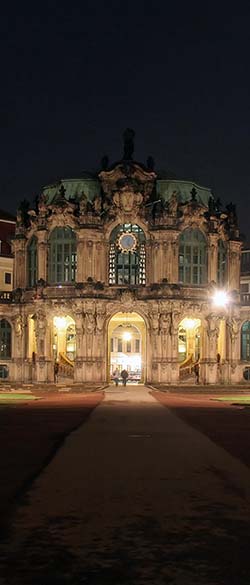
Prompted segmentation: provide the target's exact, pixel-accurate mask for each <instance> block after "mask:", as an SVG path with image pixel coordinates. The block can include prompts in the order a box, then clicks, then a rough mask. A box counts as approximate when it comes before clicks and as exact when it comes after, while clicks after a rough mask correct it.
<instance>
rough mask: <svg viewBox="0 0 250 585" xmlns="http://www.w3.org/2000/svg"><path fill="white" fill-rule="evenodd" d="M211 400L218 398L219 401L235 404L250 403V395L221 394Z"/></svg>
mask: <svg viewBox="0 0 250 585" xmlns="http://www.w3.org/2000/svg"><path fill="white" fill-rule="evenodd" d="M211 400H216V401H219V402H231V403H232V402H233V403H234V404H235V403H237V404H249V405H250V396H220V397H218V398H211Z"/></svg>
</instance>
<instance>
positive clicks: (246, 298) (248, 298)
mask: <svg viewBox="0 0 250 585" xmlns="http://www.w3.org/2000/svg"><path fill="white" fill-rule="evenodd" d="M240 302H241V304H242V305H250V293H241V295H240Z"/></svg>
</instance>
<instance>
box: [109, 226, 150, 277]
mask: <svg viewBox="0 0 250 585" xmlns="http://www.w3.org/2000/svg"><path fill="white" fill-rule="evenodd" d="M109 284H125V285H126V284H146V250H145V235H144V232H143V230H142V229H141V228H140V227H139V226H138V225H136V224H129V223H126V224H123V225H119V226H117V227H116V228H115V229H114V230H113V231H112V234H111V237H110V249H109Z"/></svg>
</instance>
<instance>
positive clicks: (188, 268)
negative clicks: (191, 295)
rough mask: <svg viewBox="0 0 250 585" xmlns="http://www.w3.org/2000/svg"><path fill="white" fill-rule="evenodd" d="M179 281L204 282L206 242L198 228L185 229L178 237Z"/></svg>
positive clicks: (205, 278)
mask: <svg viewBox="0 0 250 585" xmlns="http://www.w3.org/2000/svg"><path fill="white" fill-rule="evenodd" d="M179 282H182V283H183V284H197V285H199V284H206V282H207V242H206V238H205V236H204V235H203V233H202V232H201V231H200V230H198V229H190V228H189V229H186V230H185V231H184V232H183V233H182V234H181V235H180V238H179Z"/></svg>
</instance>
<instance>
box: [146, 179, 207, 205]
mask: <svg viewBox="0 0 250 585" xmlns="http://www.w3.org/2000/svg"><path fill="white" fill-rule="evenodd" d="M193 188H195V190H196V197H197V201H198V203H202V204H203V205H206V206H207V205H208V200H209V198H210V197H212V196H213V195H212V191H211V189H209V188H208V187H201V185H197V184H196V183H194V182H193V181H178V180H177V179H157V181H156V193H157V195H158V196H159V197H161V198H162V199H164V200H165V201H169V199H170V198H171V196H172V195H173V193H174V191H175V192H176V194H177V197H178V200H179V201H180V202H182V203H186V202H188V201H190V198H191V194H190V192H191V190H192V189H193Z"/></svg>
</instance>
